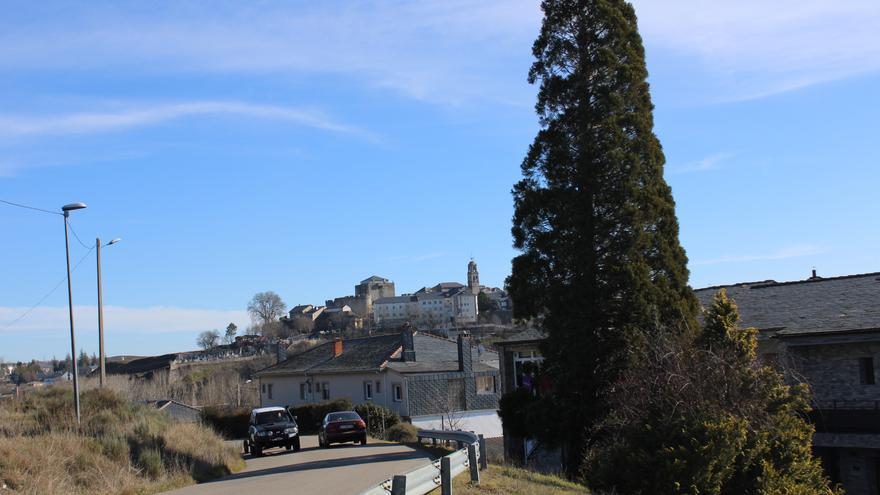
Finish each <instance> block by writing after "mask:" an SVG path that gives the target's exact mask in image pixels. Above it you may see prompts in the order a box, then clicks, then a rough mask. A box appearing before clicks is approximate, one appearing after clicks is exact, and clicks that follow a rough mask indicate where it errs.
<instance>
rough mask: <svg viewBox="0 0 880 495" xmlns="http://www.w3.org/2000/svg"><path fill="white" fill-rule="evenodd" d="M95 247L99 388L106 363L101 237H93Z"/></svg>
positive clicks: (102, 383)
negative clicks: (96, 258) (96, 262)
mask: <svg viewBox="0 0 880 495" xmlns="http://www.w3.org/2000/svg"><path fill="white" fill-rule="evenodd" d="M121 240H122V239H121V238H119V237H117V238H116V239H113V240H112V241H110V242H108V243H107V244H105V246H112V245H113V244H116V243H117V242H119V241H121ZM95 249H96V251H97V257H98V354H99V355H100V356H99V362H98V366H100V367H101V376H100V385H101V388H104V380H105V379H106V378H107V363H106V359H105V358H106V357H105V356H104V303H103V297H102V294H101V238H100V237H98V238H96V239H95Z"/></svg>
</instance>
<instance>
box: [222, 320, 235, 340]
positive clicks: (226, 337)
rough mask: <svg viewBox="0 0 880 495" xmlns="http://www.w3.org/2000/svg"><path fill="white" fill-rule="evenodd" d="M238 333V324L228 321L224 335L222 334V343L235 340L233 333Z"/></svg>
mask: <svg viewBox="0 0 880 495" xmlns="http://www.w3.org/2000/svg"><path fill="white" fill-rule="evenodd" d="M236 333H238V326H236V324H235V323H230V324H229V326H227V327H226V335H224V336H223V343H224V344H227V345H228V344H231V343H233V342H235V334H236Z"/></svg>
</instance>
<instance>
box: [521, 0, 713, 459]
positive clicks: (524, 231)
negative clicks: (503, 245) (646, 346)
mask: <svg viewBox="0 0 880 495" xmlns="http://www.w3.org/2000/svg"><path fill="white" fill-rule="evenodd" d="M542 8H543V10H544V15H545V16H544V21H543V24H542V26H541V32H540V35H539V37H538V39H537V40H536V41H535V44H534V47H533V49H532V51H533V53H534V56H535V58H536V60H535V62H534V64H533V65H532V68H531V70H530V72H529V82H530V83H532V84H535V83H540V91H539V93H538V101H537V104H536V111H537V113H538V116H539V120H540V123H541V129H540V131H539V132H538V135H537V137H536V138H535V141H534V143H533V144H532V145H531V147H530V148H529V151H528V155H527V156H526V158H525V160H524V162H523V164H522V172H523V179H522V180H521V181H520V182H519V183H518V184H516V186H515V187H514V190H513V195H514V200H515V214H514V220H513V221H514V226H513V237H514V246H515V247H516V248H517V249H519V250H520V251H521V254H520V255H519V256H517V257H516V258H514V260H513V267H512V270H513V271H512V274H511V276H510V278H509V279H508V288H509V290H510V293H511V295H512V297H513V300H514V309H515V311H516V314H515V316H516V317H517V318H538V319H539V320H540V321H541V322H542V324H543V326H544V328H545V329H546V330H547V332H548V339H547V341H546V343H545V349H544V352H545V358H546V362H545V366H546V373H548V374H549V376H550V377H552V378H553V384H554V390H553V391H552V400H551V401H550V402H551V403H552V405H553V407H552V410H551V411H549V414H550V415H551V416H550V419H551V420H552V424H553V426H554V427H553V428H552V430H553V431H552V433H550V434H549V436H551V437H555V438H550V440H553V439H555V440H557V441H560V442H562V445H563V446H564V447H565V448H564V453H565V460H566V467H567V468H568V470H569V472H570V473H572V474H573V473H574V472H575V470H576V469H577V467H578V466H579V465H580V463H581V460H582V455H583V453H584V450H585V445H586V442H587V432H588V430H589V428H590V427H591V426H592V425H593V424H594V423H595V422H596V421H597V420H598V419H599V418H601V417H602V416H603V415H604V414H605V413H606V406H605V404H606V402H607V401H606V399H607V397H608V394H609V393H610V392H611V389H612V385H613V383H614V381H615V380H616V379H617V378H618V377H619V376H620V374H621V373H622V372H623V371H624V370H626V369H628V368H629V367H630V366H631V364H632V361H633V357H634V356H635V355H636V354H637V352H636V351H637V350H638V349H639V348H640V346H641V343H642V342H645V339H649V338H651V335H652V334H656V333H658V332H660V333H685V332H690V331H692V329H694V328H696V322H695V316H696V314H697V307H698V306H697V303H696V299H695V297H694V295H693V293H692V291H691V289H690V287H689V286H688V283H687V282H688V271H687V267H686V264H687V258H686V256H685V253H684V250H683V249H682V247H681V245H680V244H679V240H678V221H677V219H676V217H675V203H674V201H673V199H672V192H671V190H670V188H669V186H668V185H667V184H666V182H665V181H664V179H663V165H664V161H665V159H664V156H663V151H662V149H661V147H660V143H659V141H658V139H657V137H656V136H655V135H654V132H653V125H654V122H653V115H652V111H653V104H652V103H651V97H650V94H649V91H648V83H647V81H646V79H647V75H648V73H647V69H646V68H645V58H644V48H643V46H642V40H641V37H640V36H639V33H638V28H637V25H636V15H635V11H634V10H633V7H632V6H631V5H630V4H629V3H627V2H626V1H624V0H544V2H543V3H542Z"/></svg>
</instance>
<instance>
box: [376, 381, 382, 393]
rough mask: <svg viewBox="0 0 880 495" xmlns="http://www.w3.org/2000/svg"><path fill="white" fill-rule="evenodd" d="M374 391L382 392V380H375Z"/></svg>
mask: <svg viewBox="0 0 880 495" xmlns="http://www.w3.org/2000/svg"><path fill="white" fill-rule="evenodd" d="M376 393H377V394H381V393H382V382H380V381H379V380H376Z"/></svg>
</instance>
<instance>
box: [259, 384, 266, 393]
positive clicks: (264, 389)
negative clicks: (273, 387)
mask: <svg viewBox="0 0 880 495" xmlns="http://www.w3.org/2000/svg"><path fill="white" fill-rule="evenodd" d="M260 388H261V389H262V392H263V393H264V394H265V393H266V384H265V383H261V384H260Z"/></svg>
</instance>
